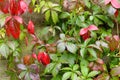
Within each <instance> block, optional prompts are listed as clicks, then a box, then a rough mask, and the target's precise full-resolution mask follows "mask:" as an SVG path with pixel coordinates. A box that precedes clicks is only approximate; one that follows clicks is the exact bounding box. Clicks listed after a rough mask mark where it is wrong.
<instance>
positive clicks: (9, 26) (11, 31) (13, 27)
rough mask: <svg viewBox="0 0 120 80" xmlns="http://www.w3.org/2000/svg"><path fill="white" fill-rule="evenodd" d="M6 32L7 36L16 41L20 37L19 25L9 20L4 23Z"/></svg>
mask: <svg viewBox="0 0 120 80" xmlns="http://www.w3.org/2000/svg"><path fill="white" fill-rule="evenodd" d="M6 32H7V34H8V35H12V36H13V37H14V38H15V39H18V38H19V35H20V23H18V22H17V21H16V20H14V19H11V20H10V21H9V22H7V23H6Z"/></svg>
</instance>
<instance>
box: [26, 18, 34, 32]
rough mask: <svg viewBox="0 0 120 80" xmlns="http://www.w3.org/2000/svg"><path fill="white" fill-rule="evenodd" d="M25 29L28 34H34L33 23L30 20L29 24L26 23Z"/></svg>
mask: <svg viewBox="0 0 120 80" xmlns="http://www.w3.org/2000/svg"><path fill="white" fill-rule="evenodd" d="M27 29H28V32H29V33H30V34H34V24H33V22H32V21H31V20H30V21H29V23H28V27H27Z"/></svg>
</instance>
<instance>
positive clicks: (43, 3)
mask: <svg viewBox="0 0 120 80" xmlns="http://www.w3.org/2000/svg"><path fill="white" fill-rule="evenodd" d="M44 5H45V1H44V0H42V1H41V2H40V5H39V10H40V11H41V9H42V7H43V6H44ZM47 9H48V8H47ZM43 13H44V12H43Z"/></svg>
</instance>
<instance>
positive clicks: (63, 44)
mask: <svg viewBox="0 0 120 80" xmlns="http://www.w3.org/2000/svg"><path fill="white" fill-rule="evenodd" d="M64 50H65V43H64V42H61V43H59V44H58V45H57V51H58V52H60V53H62V52H63V51H64Z"/></svg>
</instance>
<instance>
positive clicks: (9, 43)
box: [7, 41, 19, 51]
mask: <svg viewBox="0 0 120 80" xmlns="http://www.w3.org/2000/svg"><path fill="white" fill-rule="evenodd" d="M7 44H8V46H9V47H10V49H12V50H13V51H15V49H16V48H17V47H18V46H19V44H18V42H17V41H9V42H8V43H7Z"/></svg>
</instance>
